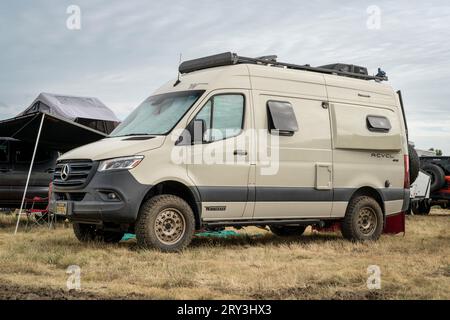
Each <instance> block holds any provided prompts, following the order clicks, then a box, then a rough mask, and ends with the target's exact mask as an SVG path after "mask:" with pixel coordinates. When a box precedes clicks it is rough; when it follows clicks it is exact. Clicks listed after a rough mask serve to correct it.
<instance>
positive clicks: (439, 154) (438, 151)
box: [428, 148, 442, 156]
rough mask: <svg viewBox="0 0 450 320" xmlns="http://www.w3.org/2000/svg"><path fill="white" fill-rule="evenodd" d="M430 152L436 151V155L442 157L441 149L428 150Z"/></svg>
mask: <svg viewBox="0 0 450 320" xmlns="http://www.w3.org/2000/svg"><path fill="white" fill-rule="evenodd" d="M428 151H434V153H436V155H437V156H442V150H441V149H434V148H430V149H428Z"/></svg>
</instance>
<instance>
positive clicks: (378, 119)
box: [367, 116, 391, 132]
mask: <svg viewBox="0 0 450 320" xmlns="http://www.w3.org/2000/svg"><path fill="white" fill-rule="evenodd" d="M367 128H368V129H369V131H373V132H389V130H391V123H390V122H389V119H388V118H386V117H383V116H367Z"/></svg>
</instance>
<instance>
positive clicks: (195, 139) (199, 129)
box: [189, 119, 206, 144]
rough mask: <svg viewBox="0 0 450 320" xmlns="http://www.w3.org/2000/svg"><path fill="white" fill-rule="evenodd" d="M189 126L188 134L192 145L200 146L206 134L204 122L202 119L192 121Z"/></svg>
mask: <svg viewBox="0 0 450 320" xmlns="http://www.w3.org/2000/svg"><path fill="white" fill-rule="evenodd" d="M191 124H192V125H191V126H190V128H189V132H190V134H191V139H192V140H191V141H192V144H202V143H203V141H204V139H203V138H204V136H205V132H206V121H205V120H203V119H194V121H192V122H191Z"/></svg>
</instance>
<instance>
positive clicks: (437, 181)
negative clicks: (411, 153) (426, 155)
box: [422, 163, 445, 192]
mask: <svg viewBox="0 0 450 320" xmlns="http://www.w3.org/2000/svg"><path fill="white" fill-rule="evenodd" d="M422 169H423V170H424V171H426V172H427V173H428V174H429V175H430V176H431V185H430V191H431V192H435V191H438V190H439V189H441V188H442V187H443V186H444V184H445V173H444V170H443V169H442V168H441V167H439V166H438V165H435V164H432V163H428V164H426V165H424V166H423V167H422Z"/></svg>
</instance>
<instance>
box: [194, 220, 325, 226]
mask: <svg viewBox="0 0 450 320" xmlns="http://www.w3.org/2000/svg"><path fill="white" fill-rule="evenodd" d="M291 224H292V225H300V226H310V225H317V226H319V227H323V226H324V225H325V222H323V221H322V220H317V219H294V220H292V219H289V220H231V221H203V225H204V226H206V227H243V226H265V225H291Z"/></svg>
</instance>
